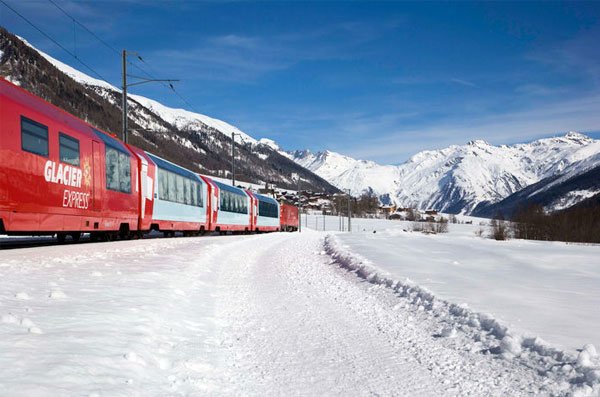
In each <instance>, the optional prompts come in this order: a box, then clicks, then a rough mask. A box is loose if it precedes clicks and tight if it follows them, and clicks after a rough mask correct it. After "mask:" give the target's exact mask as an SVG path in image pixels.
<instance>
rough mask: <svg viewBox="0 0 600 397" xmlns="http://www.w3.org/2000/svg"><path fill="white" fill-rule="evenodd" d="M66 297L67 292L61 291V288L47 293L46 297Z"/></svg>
mask: <svg viewBox="0 0 600 397" xmlns="http://www.w3.org/2000/svg"><path fill="white" fill-rule="evenodd" d="M66 297H67V294H65V293H64V292H62V291H61V290H54V291H52V292H50V294H48V298H50V299H64V298H66Z"/></svg>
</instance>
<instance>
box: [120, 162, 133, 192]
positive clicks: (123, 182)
mask: <svg viewBox="0 0 600 397" xmlns="http://www.w3.org/2000/svg"><path fill="white" fill-rule="evenodd" d="M119 190H120V191H122V192H123V193H130V192H131V163H130V162H129V156H128V155H126V154H125V153H119Z"/></svg>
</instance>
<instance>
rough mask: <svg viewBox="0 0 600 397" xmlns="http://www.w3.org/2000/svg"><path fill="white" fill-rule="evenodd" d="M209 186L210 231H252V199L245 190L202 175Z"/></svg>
mask: <svg viewBox="0 0 600 397" xmlns="http://www.w3.org/2000/svg"><path fill="white" fill-rule="evenodd" d="M201 178H202V179H203V180H204V181H205V182H206V183H207V185H208V186H209V191H208V195H209V196H210V197H211V202H210V208H211V210H210V230H213V231H217V232H227V231H232V232H240V231H241V232H249V231H250V230H251V211H250V208H251V198H250V195H249V194H248V193H246V192H245V191H244V190H243V189H240V188H237V187H235V186H231V185H227V184H225V183H222V182H219V181H216V180H214V179H212V178H210V177H207V176H204V175H202V176H201Z"/></svg>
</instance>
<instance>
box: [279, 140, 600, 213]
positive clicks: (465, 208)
mask: <svg viewBox="0 0 600 397" xmlns="http://www.w3.org/2000/svg"><path fill="white" fill-rule="evenodd" d="M599 153H600V141H598V140H594V139H592V138H590V137H588V136H586V135H584V134H581V133H578V132H574V131H570V132H568V133H566V134H565V135H563V136H556V137H550V138H542V139H537V140H534V141H531V142H529V143H518V144H514V145H499V146H494V145H492V144H490V143H488V142H486V141H484V140H481V139H479V140H472V141H469V142H468V143H466V144H465V145H451V146H448V147H446V148H442V149H438V150H425V151H421V152H419V153H416V154H414V155H413V156H411V157H410V158H409V159H408V160H407V161H405V162H404V163H402V164H400V165H379V164H377V163H375V162H373V161H368V160H357V159H353V158H351V157H349V156H345V155H342V154H339V153H335V152H331V151H322V152H316V153H312V152H310V151H308V150H296V151H290V152H287V154H288V155H290V156H292V158H293V159H294V160H295V161H296V162H298V163H299V164H301V165H302V166H304V167H306V168H308V169H310V170H312V171H313V172H315V173H316V174H318V175H321V176H322V177H324V178H325V179H327V180H329V181H330V182H331V183H332V184H334V185H335V186H337V187H338V188H340V189H350V190H351V192H352V193H353V194H354V195H359V194H362V193H364V192H370V193H374V194H376V195H377V196H379V197H380V200H381V201H382V202H383V203H390V202H393V203H395V204H397V205H398V206H400V207H415V208H420V209H428V208H434V209H437V210H441V211H446V212H451V213H466V214H470V213H471V212H472V211H473V210H474V209H475V208H476V207H477V206H479V205H482V204H486V205H489V204H493V203H496V202H499V201H501V200H503V199H504V198H506V197H508V196H510V195H512V194H514V193H516V192H518V191H520V190H522V189H523V188H525V187H527V186H530V185H532V184H534V183H537V182H539V181H541V180H543V179H545V178H548V177H550V176H553V175H561V174H562V173H563V172H566V171H567V170H570V172H572V173H575V174H577V173H578V172H584V171H585V170H587V169H589V168H592V167H593V166H594V165H595V164H600V154H599ZM588 163H589V164H588Z"/></svg>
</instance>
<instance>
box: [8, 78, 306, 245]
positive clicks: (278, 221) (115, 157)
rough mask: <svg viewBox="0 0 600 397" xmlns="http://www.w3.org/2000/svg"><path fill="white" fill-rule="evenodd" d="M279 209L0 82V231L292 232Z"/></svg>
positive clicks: (62, 234)
mask: <svg viewBox="0 0 600 397" xmlns="http://www.w3.org/2000/svg"><path fill="white" fill-rule="evenodd" d="M285 208H286V207H281V208H280V206H279V204H278V203H277V202H276V201H275V200H274V199H272V198H269V197H266V196H263V195H260V194H255V193H252V192H250V191H244V190H243V189H239V188H237V187H234V186H230V185H228V184H225V183H221V182H218V181H215V180H213V179H212V178H210V177H207V176H203V175H198V174H195V173H193V172H191V171H189V170H187V169H185V168H183V167H180V166H178V165H176V164H174V163H172V162H169V161H167V160H165V159H162V158H160V157H158V156H156V155H154V154H152V153H148V152H145V151H143V150H141V149H139V148H136V147H135V146H132V145H127V144H125V143H123V142H122V141H120V140H119V139H118V138H116V137H115V136H114V135H111V134H108V133H106V132H103V131H100V130H99V129H97V128H94V127H93V126H91V125H90V124H88V123H86V122H84V121H83V120H81V119H79V118H77V117H75V116H73V115H70V114H69V113H67V112H65V111H63V110H61V109H59V108H58V107H56V106H54V105H52V104H50V103H48V102H46V101H44V100H43V99H41V98H38V97H36V96H35V95H33V94H31V93H29V92H27V91H25V90H23V89H21V88H20V87H18V86H16V85H14V84H12V83H10V82H8V81H6V80H5V79H1V78H0V234H13V235H15V234H21V235H42V234H56V235H57V236H58V238H59V240H64V239H65V238H66V236H67V235H71V236H72V238H73V239H74V240H77V239H79V237H80V235H81V233H86V232H87V233H90V235H91V237H92V239H96V238H99V237H104V238H107V239H111V238H112V237H115V236H117V235H120V236H121V237H127V236H130V235H131V234H132V233H133V232H137V233H143V232H147V231H149V230H151V229H156V230H160V231H163V232H165V234H173V233H174V232H175V231H183V232H184V234H192V233H193V234H195V233H197V232H200V233H202V232H204V231H217V232H221V233H224V232H227V231H232V232H250V231H260V232H263V231H276V230H280V229H281V228H282V227H283V228H285V229H286V230H290V228H292V229H293V227H294V225H296V228H297V221H296V223H294V220H293V219H291V218H290V219H288V218H289V217H288V216H287V215H285V214H286V213H287V212H285V211H284V209H285ZM296 220H297V210H296ZM284 222H286V223H285V224H284Z"/></svg>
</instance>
